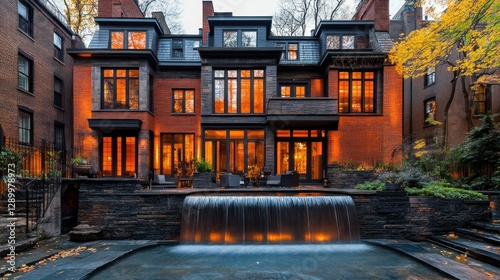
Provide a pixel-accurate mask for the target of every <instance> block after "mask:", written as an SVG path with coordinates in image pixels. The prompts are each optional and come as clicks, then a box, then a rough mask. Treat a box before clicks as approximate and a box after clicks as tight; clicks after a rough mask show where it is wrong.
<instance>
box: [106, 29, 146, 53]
mask: <svg viewBox="0 0 500 280" xmlns="http://www.w3.org/2000/svg"><path fill="white" fill-rule="evenodd" d="M110 37H111V43H110V46H111V48H112V49H145V48H146V31H111V36H110Z"/></svg>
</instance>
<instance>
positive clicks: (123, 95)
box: [101, 69, 139, 110]
mask: <svg viewBox="0 0 500 280" xmlns="http://www.w3.org/2000/svg"><path fill="white" fill-rule="evenodd" d="M102 91H103V92H102V100H101V101H102V105H101V108H102V109H132V110H137V109H139V70H138V69H104V70H103V86H102Z"/></svg>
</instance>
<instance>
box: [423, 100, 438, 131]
mask: <svg viewBox="0 0 500 280" xmlns="http://www.w3.org/2000/svg"><path fill="white" fill-rule="evenodd" d="M424 107H425V111H424V118H425V120H424V124H426V125H431V124H433V123H434V122H435V121H436V98H431V99H427V100H426V101H425V102H424Z"/></svg>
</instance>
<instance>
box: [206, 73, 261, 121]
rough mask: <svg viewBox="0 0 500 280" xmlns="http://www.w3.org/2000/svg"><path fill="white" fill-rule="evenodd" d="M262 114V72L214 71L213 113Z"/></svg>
mask: <svg viewBox="0 0 500 280" xmlns="http://www.w3.org/2000/svg"><path fill="white" fill-rule="evenodd" d="M263 112H264V70H250V69H248V70H215V71H214V113H216V114H227V113H229V114H237V113H240V114H251V113H257V114H261V113H263Z"/></svg>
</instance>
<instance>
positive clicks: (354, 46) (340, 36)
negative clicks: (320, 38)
mask: <svg viewBox="0 0 500 280" xmlns="http://www.w3.org/2000/svg"><path fill="white" fill-rule="evenodd" d="M332 37H338V44H339V45H338V48H334V47H332V46H330V43H331V42H330V38H332ZM344 37H352V43H351V44H349V45H352V47H349V48H346V47H345V46H344V45H345V44H346V42H344V41H345V40H344ZM325 44H326V46H325V48H326V49H327V50H355V49H357V46H358V37H356V34H351V33H345V34H344V33H343V34H329V35H326V39H325Z"/></svg>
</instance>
